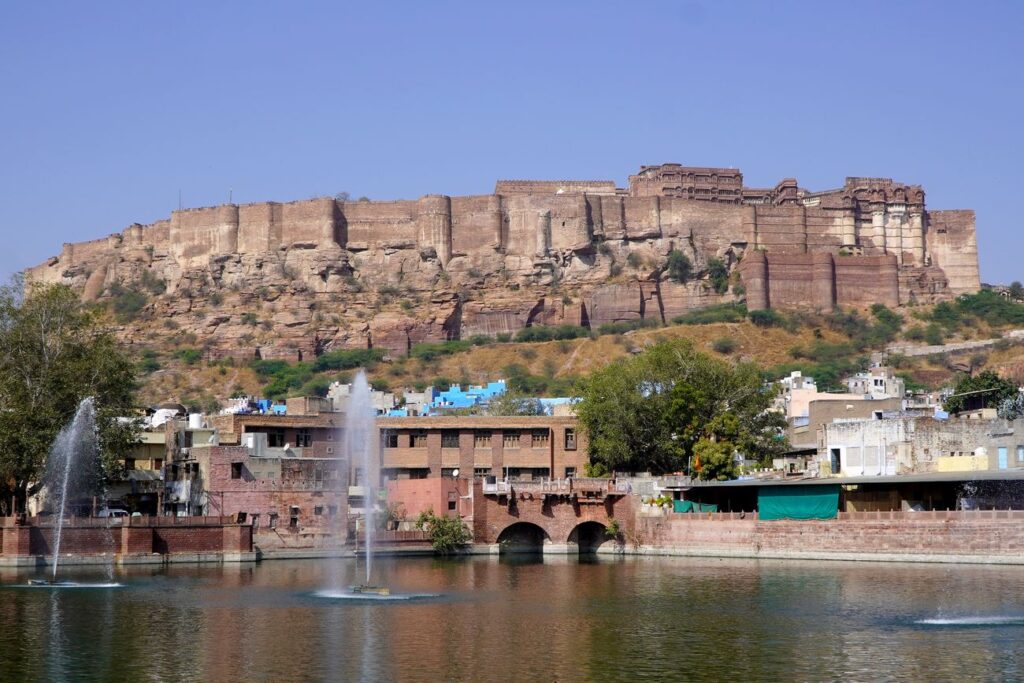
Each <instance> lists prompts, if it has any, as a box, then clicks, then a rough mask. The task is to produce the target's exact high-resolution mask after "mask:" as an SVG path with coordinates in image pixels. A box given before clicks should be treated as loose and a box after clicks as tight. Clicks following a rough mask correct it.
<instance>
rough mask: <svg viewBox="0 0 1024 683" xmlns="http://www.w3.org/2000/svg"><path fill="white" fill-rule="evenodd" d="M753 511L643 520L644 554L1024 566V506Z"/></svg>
mask: <svg viewBox="0 0 1024 683" xmlns="http://www.w3.org/2000/svg"><path fill="white" fill-rule="evenodd" d="M755 517H756V516H755V515H753V514H751V513H747V514H746V515H745V516H744V517H743V518H741V517H740V513H718V514H671V513H670V514H668V515H666V516H664V517H645V516H641V517H640V518H639V519H638V521H637V531H636V538H635V539H634V540H635V541H636V547H635V548H634V549H635V550H637V551H638V552H647V553H652V554H680V555H710V556H730V557H734V556H735V557H761V558H808V559H853V560H893V561H923V562H929V561H932V562H957V561H959V562H986V563H987V562H991V563H1012V564H1024V510H1013V511H1007V510H999V511H989V510H984V511H956V512H877V513H876V512H861V513H840V516H839V519H836V520H807V521H803V520H772V521H764V522H762V521H759V520H757V519H756V518H755Z"/></svg>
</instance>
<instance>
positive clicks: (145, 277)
mask: <svg viewBox="0 0 1024 683" xmlns="http://www.w3.org/2000/svg"><path fill="white" fill-rule="evenodd" d="M139 283H140V284H141V285H142V286H143V287H144V288H145V289H146V290H148V291H149V293H150V294H153V295H155V296H160V295H161V294H163V293H164V292H166V291H167V283H166V282H164V281H163V280H162V279H160V278H158V277H157V276H156V275H154V274H153V271H151V270H144V271H142V275H141V276H140V277H139Z"/></svg>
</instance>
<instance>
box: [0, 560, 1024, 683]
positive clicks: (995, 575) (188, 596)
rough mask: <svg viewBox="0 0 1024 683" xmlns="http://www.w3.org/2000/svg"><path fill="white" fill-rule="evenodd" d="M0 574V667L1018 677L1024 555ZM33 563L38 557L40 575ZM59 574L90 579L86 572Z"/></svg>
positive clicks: (18, 676) (342, 564)
mask: <svg viewBox="0 0 1024 683" xmlns="http://www.w3.org/2000/svg"><path fill="white" fill-rule="evenodd" d="M359 570H361V566H360V567H359V569H357V565H356V563H355V562H354V561H352V560H301V561H300V560H296V561H277V562H274V561H268V562H263V563H261V564H259V565H255V566H224V567H221V566H205V567H204V566H188V567H184V566H178V567H171V568H160V569H139V568H135V569H131V570H128V571H123V572H121V571H119V572H117V573H116V574H115V580H116V581H119V582H120V583H122V584H123V586H122V587H120V588H113V589H84V588H80V589H61V590H55V589H49V588H27V587H24V583H25V580H26V579H27V578H29V577H30V576H33V575H31V574H25V573H16V572H14V571H8V572H6V573H4V572H0V680H3V681H10V680H39V681H62V680H66V681H127V680H131V681H242V680H245V681H291V680H296V681H321V680H349V681H392V680H394V681H447V680H457V681H463V680H481V681H485V680H493V681H508V680H539V681H573V680H602V681H603V680H621V681H636V680H659V681H667V680H726V679H731V680H743V681H749V680H767V681H781V680H787V681H788V680H801V681H821V680H839V679H844V680H858V681H867V680H896V679H899V680H929V681H934V680H949V681H953V680H957V681H959V680H966V679H973V680H978V679H983V680H1013V679H1017V680H1019V679H1021V678H1022V677H1024V593H1022V592H1021V587H1022V585H1024V568H1014V567H983V566H966V565H909V566H907V565H904V566H900V565H889V564H874V563H830V562H814V563H810V562H782V561H754V560H750V561H741V560H716V559H687V558H609V559H604V558H601V559H599V560H594V561H578V560H577V559H576V558H555V559H551V558H548V559H546V560H543V561H540V560H539V559H538V558H529V559H522V558H516V559H514V560H506V559H505V558H502V559H500V560H499V559H498V558H484V557H480V558H463V559H455V560H434V559H429V558H418V559H382V560H381V561H380V564H379V567H377V569H376V570H375V574H377V575H378V576H379V577H380V578H381V579H382V580H384V581H385V582H386V583H388V584H390V585H391V586H392V588H393V589H394V590H395V591H399V592H409V593H439V594H440V597H437V598H432V599H422V600H411V601H390V602H375V603H371V602H354V601H338V600H328V599H323V598H320V597H318V596H317V592H318V591H320V590H321V589H323V588H325V587H326V586H328V585H329V584H330V583H331V581H332V576H334V577H335V578H334V579H333V580H335V581H337V580H338V578H337V577H338V576H339V575H340V580H341V581H343V582H346V583H349V582H351V583H358V582H359V573H360V572H359ZM41 576H42V573H40V577H41ZM64 578H69V579H76V580H82V581H86V580H103V579H105V577H104V576H103V575H102V573H100V572H96V571H95V570H90V571H84V570H83V571H74V570H72V569H69V570H68V571H67V572H66V573H65V576H64Z"/></svg>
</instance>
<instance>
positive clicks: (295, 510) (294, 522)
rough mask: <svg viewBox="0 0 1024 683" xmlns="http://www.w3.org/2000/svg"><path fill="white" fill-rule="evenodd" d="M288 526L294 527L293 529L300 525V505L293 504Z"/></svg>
mask: <svg viewBox="0 0 1024 683" xmlns="http://www.w3.org/2000/svg"><path fill="white" fill-rule="evenodd" d="M288 526H290V527H292V528H293V529H294V528H297V527H298V526H299V506H298V505H293V506H292V514H291V517H290V518H289V519H288Z"/></svg>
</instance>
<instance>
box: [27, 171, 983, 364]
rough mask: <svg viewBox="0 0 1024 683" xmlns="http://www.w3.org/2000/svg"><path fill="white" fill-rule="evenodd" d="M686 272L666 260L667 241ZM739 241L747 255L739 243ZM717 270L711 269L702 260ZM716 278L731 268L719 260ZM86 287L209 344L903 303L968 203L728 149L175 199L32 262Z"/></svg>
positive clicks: (964, 285) (914, 296)
mask: <svg viewBox="0 0 1024 683" xmlns="http://www.w3.org/2000/svg"><path fill="white" fill-rule="evenodd" d="M673 251H677V252H680V253H681V254H682V255H683V256H685V261H686V262H688V264H689V266H690V269H689V270H690V272H689V274H688V275H685V276H682V277H680V274H679V273H675V274H674V275H673V274H672V273H670V272H669V271H668V268H667V264H668V257H669V254H670V252H673ZM745 256H746V257H747V258H744V257H745ZM711 265H714V266H715V269H716V270H717V271H718V275H717V277H716V278H715V279H713V278H711V277H710V273H709V271H710V266H711ZM723 269H724V272H725V279H724V280H723V279H722V270H723ZM26 274H27V278H28V280H29V281H43V282H63V283H67V284H69V285H71V286H72V287H74V288H76V289H77V290H79V291H80V292H81V294H82V297H83V299H85V300H89V301H109V302H111V304H112V305H114V307H115V309H116V308H117V307H118V304H119V300H121V299H122V298H123V297H125V296H126V294H131V295H133V296H134V297H135V298H134V300H135V301H136V302H138V301H139V300H140V299H141V298H142V297H140V295H143V296H144V297H145V299H144V301H145V303H144V305H143V306H142V307H141V309H140V310H129V311H122V315H121V319H122V322H123V324H122V327H121V329H120V334H121V335H122V337H123V338H124V339H125V340H126V341H129V342H139V343H151V342H153V341H158V340H159V337H160V335H161V334H163V335H166V334H168V330H184V331H186V332H188V333H189V334H194V335H195V337H196V339H197V340H200V341H201V342H202V343H203V344H204V346H205V348H206V349H207V351H208V352H209V354H210V355H211V356H212V357H224V356H231V357H237V358H253V357H260V358H289V359H299V358H306V359H308V358H310V357H313V356H315V355H318V354H320V353H322V352H323V351H325V350H328V349H332V348H343V347H367V346H372V347H378V348H386V349H388V350H389V351H390V352H391V353H393V354H403V353H406V352H408V351H409V349H411V347H412V346H413V345H415V344H417V343H420V342H432V341H442V340H447V339H458V338H464V337H469V336H472V335H488V336H495V335H499V334H514V333H515V332H516V331H518V330H520V329H522V328H523V327H526V326H531V325H560V324H571V325H584V326H591V327H597V326H599V325H602V324H605V323H613V322H622V321H638V320H652V319H653V320H656V321H658V322H665V321H669V320H671V319H672V318H673V317H675V316H678V315H680V314H682V313H684V312H686V311H687V310H690V309H693V308H699V307H704V306H708V305H712V304H717V303H722V302H726V301H732V300H734V299H736V298H737V297H738V296H742V295H743V294H742V293H743V292H744V290H745V296H746V297H747V299H748V306H749V307H750V308H753V309H756V308H765V307H772V306H774V307H794V306H810V307H816V308H829V307H831V306H835V305H863V304H868V303H873V302H875V301H880V302H882V303H886V304H889V305H898V304H900V303H906V302H910V301H935V300H939V299H943V298H948V297H951V296H954V295H956V294H959V293H961V292H964V291H973V290H975V289H977V288H978V286H979V283H978V269H977V247H976V243H975V236H974V217H973V212H970V211H938V212H928V211H926V210H925V208H924V192H923V191H922V190H921V189H920V187H917V186H907V185H901V184H898V183H894V182H893V181H891V180H887V179H877V178H848V179H847V181H846V183H845V184H844V186H843V187H842V188H839V189H836V190H830V191H826V192H816V193H812V192H807V191H805V190H802V189H800V188H799V187H798V186H797V185H796V181H792V180H785V181H783V182H781V183H779V185H778V186H776V187H775V188H772V189H755V188H746V187H743V185H742V175H741V174H739V172H738V171H736V170H735V169H706V168H690V167H683V166H679V165H676V164H665V165H663V166H654V167H644V168H643V169H641V171H640V173H639V174H638V175H635V176H632V177H631V178H630V188H629V189H628V190H624V189H617V188H616V187H615V184H614V183H613V182H611V181H500V182H499V183H498V186H497V187H496V190H495V193H494V194H491V195H485V196H472V197H448V196H442V195H429V196H426V197H422V198H420V199H418V200H414V201H393V202H370V201H358V202H352V201H342V200H339V199H331V198H320V199H313V200H308V201H300V202H292V203H285V204H279V203H272V202H268V203H259V204H249V205H242V206H236V205H224V206H218V207H212V208H202V209H187V210H182V211H175V212H173V213H172V215H171V218H170V219H169V220H164V221H158V222H156V223H154V224H152V225H148V226H142V225H137V224H136V225H132V226H130V227H128V228H127V229H125V230H124V231H123V232H121V233H117V234H114V235H111V236H109V237H107V238H105V239H102V240H96V241H92V242H84V243H77V244H65V245H64V248H63V250H62V252H61V254H60V256H58V257H54V258H51V259H50V260H48V261H47V262H46V263H44V264H41V265H39V266H36V267H34V268H30V269H28V271H27V272H26Z"/></svg>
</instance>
